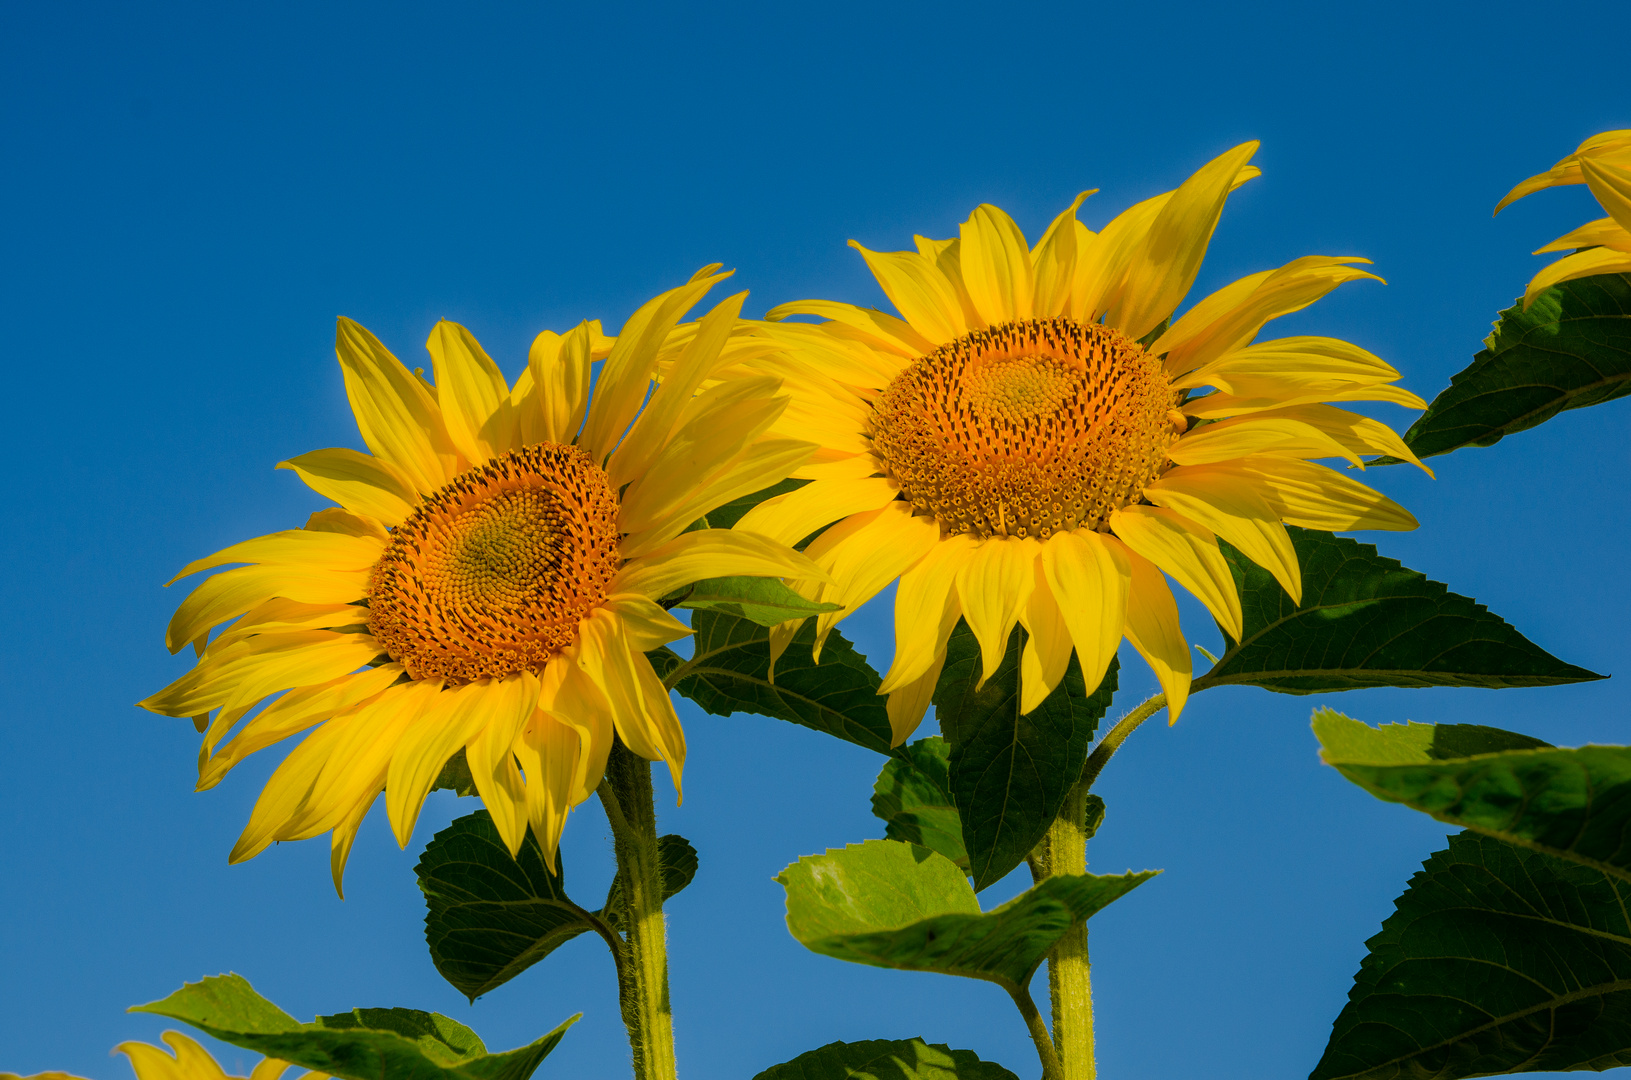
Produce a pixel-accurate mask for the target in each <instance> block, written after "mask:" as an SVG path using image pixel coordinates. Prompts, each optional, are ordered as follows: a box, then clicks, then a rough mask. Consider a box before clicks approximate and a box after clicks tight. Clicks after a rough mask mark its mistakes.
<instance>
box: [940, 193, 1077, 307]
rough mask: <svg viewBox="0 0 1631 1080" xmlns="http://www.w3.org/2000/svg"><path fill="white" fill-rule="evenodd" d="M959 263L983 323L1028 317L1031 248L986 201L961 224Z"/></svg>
mask: <svg viewBox="0 0 1631 1080" xmlns="http://www.w3.org/2000/svg"><path fill="white" fill-rule="evenodd" d="M1072 238H1073V239H1074V232H1073V233H1072ZM959 264H960V266H961V268H962V271H963V286H964V288H966V289H967V290H968V295H969V299H970V300H971V301H972V302H973V304H974V310H976V311H978V312H979V313H980V316H981V318H983V319H984V320H985V321H986V322H987V323H989V324H993V325H994V324H996V323H1004V322H1012V321H1014V320H1015V319H1029V318H1030V317H1031V312H1032V307H1031V297H1032V294H1033V292H1034V289H1035V280H1034V278H1033V276H1032V272H1031V249H1030V245H1028V244H1027V243H1026V242H1025V234H1024V233H1022V232H1020V231H1019V226H1018V225H1015V224H1014V219H1013V218H1011V217H1009V216H1008V215H1007V214H1005V213H1003V212H1002V211H1001V210H1000V209H998V208H997V207H995V206H992V205H991V204H990V203H981V204H980V205H979V206H977V207H975V209H974V213H972V214H970V215H969V218H968V220H967V221H965V222H964V223H963V225H962V245H961V251H960V258H959Z"/></svg>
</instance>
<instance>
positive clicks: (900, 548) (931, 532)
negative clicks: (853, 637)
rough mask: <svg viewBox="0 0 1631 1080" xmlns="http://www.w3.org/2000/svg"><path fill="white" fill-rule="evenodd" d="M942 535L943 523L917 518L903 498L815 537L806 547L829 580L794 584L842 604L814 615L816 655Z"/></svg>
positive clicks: (825, 600)
mask: <svg viewBox="0 0 1631 1080" xmlns="http://www.w3.org/2000/svg"><path fill="white" fill-rule="evenodd" d="M939 539H940V527H939V526H938V525H937V524H935V522H934V521H933V520H932V519H930V518H925V517H915V516H914V515H913V514H912V508H911V506H910V505H908V504H907V503H904V502H899V501H895V502H889V503H885V504H884V505H883V506H881V507H879V508H878V509H877V510H871V511H868V512H866V513H864V514H852V515H851V516H850V517H847V518H845V519H844V520H843V521H841V522H839V523H838V524H837V525H834V526H833V527H832V528H830V529H828V530H827V531H826V532H824V533H822V534H821V535H820V536H818V537H816V539H815V540H814V541H812V542H811V543H810V546H809V547H808V548H806V549H805V550H806V552H807V554H808V555H809V556H810V560H811V561H812V562H814V563H815V564H816V565H817V566H819V567H820V568H821V569H822V570H824V571H825V572H826V573H827V574H828V575H829V576H830V580H829V581H828V582H822V583H820V584H818V585H816V586H815V587H814V588H813V589H811V588H809V587H808V585H807V584H806V582H808V581H809V579H806V582H801V583H799V585H798V586H796V587H798V588H799V591H801V592H804V593H806V595H810V596H811V598H812V599H816V600H819V601H821V602H823V603H831V604H838V605H839V607H840V610H838V611H828V612H823V613H822V614H821V615H819V616H817V618H816V645H815V655H816V658H817V659H818V660H819V659H820V656H821V646H822V643H823V642H825V641H826V639H827V634H828V633H829V632H830V631H831V630H832V628H833V627H834V626H835V625H837V624H838V622H840V621H841V620H842V619H844V618H845V617H846V616H848V615H850V614H852V613H853V612H854V611H855V610H856V609H857V608H859V607H860V606H861V605H862V604H864V603H866V602H867V601H868V600H870V599H872V598H873V597H874V596H876V595H877V594H878V593H879V592H880V591H882V590H883V588H884V587H885V586H886V585H888V584H889V583H890V582H891V581H894V580H895V579H896V578H898V577H900V575H901V574H902V573H904V572H905V571H906V570H908V569H910V568H911V567H912V565H913V564H915V563H916V562H917V561H918V560H919V559H921V558H922V557H923V556H924V555H925V554H926V553H927V552H928V551H929V550H930V549H931V548H932V547H933V546H934V545H935V544H936V543H937V542H938V541H939Z"/></svg>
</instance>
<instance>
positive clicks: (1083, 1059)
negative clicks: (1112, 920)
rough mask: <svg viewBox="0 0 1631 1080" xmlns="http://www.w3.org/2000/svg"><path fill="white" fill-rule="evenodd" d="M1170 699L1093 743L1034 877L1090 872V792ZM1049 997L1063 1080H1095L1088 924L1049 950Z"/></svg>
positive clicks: (1041, 848) (1145, 707)
mask: <svg viewBox="0 0 1631 1080" xmlns="http://www.w3.org/2000/svg"><path fill="white" fill-rule="evenodd" d="M1166 702H1167V699H1166V697H1165V696H1164V695H1161V694H1157V695H1155V696H1154V697H1152V698H1150V699H1149V700H1148V701H1145V702H1143V703H1142V704H1140V705H1139V706H1138V707H1137V708H1135V709H1133V711H1132V712H1130V713H1128V714H1127V715H1126V716H1124V717H1122V718H1121V719H1120V720H1119V721H1117V722H1116V724H1115V726H1114V727H1112V728H1111V729H1110V730H1109V731H1108V732H1106V733H1105V736H1104V738H1102V739H1100V740H1099V744H1098V745H1097V746H1096V747H1094V748H1093V753H1092V754H1090V755H1089V756H1088V759H1087V763H1086V764H1085V765H1084V766H1083V767H1082V778H1081V779H1080V780H1079V781H1077V783H1076V786H1075V787H1073V788H1071V790H1070V794H1069V795H1067V796H1066V797H1065V804H1064V806H1062V807H1060V809H1059V816H1058V817H1056V818H1054V820H1053V824H1051V825H1049V826H1048V832H1047V834H1046V835H1045V836H1044V837H1043V838H1042V840H1041V842H1040V843H1038V844H1037V845H1036V847H1035V848H1034V849H1033V850H1032V851H1031V854H1030V858H1029V860H1028V861H1029V863H1030V867H1031V876H1032V877H1033V878H1034V879H1035V880H1036V881H1038V882H1040V881H1042V880H1043V879H1044V878H1048V877H1055V876H1058V875H1061V874H1085V873H1087V794H1088V791H1089V790H1091V789H1092V787H1093V783H1094V781H1096V780H1097V779H1098V778H1099V773H1101V772H1103V771H1104V766H1105V765H1106V763H1108V762H1109V760H1110V757H1111V755H1113V754H1114V753H1115V752H1116V750H1117V749H1119V748H1120V746H1121V744H1122V743H1123V742H1125V741H1126V740H1127V736H1129V735H1131V734H1132V733H1133V732H1134V731H1135V730H1136V729H1137V728H1138V726H1139V725H1140V724H1142V723H1143V722H1144V721H1145V720H1148V719H1149V718H1150V717H1151V716H1154V715H1155V713H1156V712H1157V711H1159V710H1160V709H1161V707H1162V706H1163V705H1165V704H1166ZM1048 997H1049V999H1050V1001H1051V1003H1052V1006H1053V1008H1052V1013H1053V1046H1054V1048H1055V1049H1056V1050H1057V1051H1058V1076H1059V1078H1060V1080H1094V1077H1095V1076H1096V1075H1097V1072H1098V1066H1097V1063H1096V1060H1095V1054H1094V1034H1093V964H1092V962H1091V960H1090V959H1089V957H1088V952H1087V923H1085V922H1080V923H1077V924H1076V925H1074V926H1072V927H1071V928H1070V930H1068V931H1067V932H1066V933H1065V936H1064V937H1062V938H1060V939H1059V940H1058V941H1057V942H1056V943H1055V944H1054V946H1053V948H1052V949H1051V950H1049V952H1048ZM1022 1011H1023V1010H1022ZM1040 1022H1041V1021H1040V1018H1039V1019H1038V1023H1040ZM1033 1034H1034V1033H1033ZM1044 1065H1046V1061H1044Z"/></svg>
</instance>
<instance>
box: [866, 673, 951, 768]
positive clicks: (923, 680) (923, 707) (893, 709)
mask: <svg viewBox="0 0 1631 1080" xmlns="http://www.w3.org/2000/svg"><path fill="white" fill-rule="evenodd" d="M945 665H946V650H945V649H941V650H940V653H939V655H938V656H936V657H935V658H934V661H933V662H932V663H930V664H929V666H928V667H927V668H926V669H924V672H923V674H921V675H919V676H918V677H917V678H915V679H913V680H911V681H910V682H905V683H901V684H900V685H898V686H896V687H895V689H893V690H891V691H889V699H888V701H886V702H885V704H884V712H885V714H886V715H887V716H888V717H889V734H890V740H889V745H890V746H892V747H893V746H900V745H901V744H902V743H904V742H905V741H906V740H907V739H910V738H911V737H912V733H913V732H914V731H916V730H917V726H918V725H919V724H921V723H923V714H924V713H926V712H928V710H929V704H930V702H931V701H932V700H933V699H934V688H935V684H936V683H938V682H939V681H940V672H941V671H942V670H943V669H944V668H945ZM878 692H879V693H883V691H882V690H880V691H878Z"/></svg>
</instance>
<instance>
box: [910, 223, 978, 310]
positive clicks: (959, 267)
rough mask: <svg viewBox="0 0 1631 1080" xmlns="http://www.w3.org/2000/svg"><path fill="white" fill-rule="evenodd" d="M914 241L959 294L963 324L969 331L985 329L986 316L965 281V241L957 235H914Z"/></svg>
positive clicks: (920, 251) (921, 253)
mask: <svg viewBox="0 0 1631 1080" xmlns="http://www.w3.org/2000/svg"><path fill="white" fill-rule="evenodd" d="M912 242H913V243H914V244H916V245H917V253H918V254H919V255H921V256H923V258H925V259H927V260H928V261H929V262H930V263H931V264H932V265H933V266H934V268H935V269H936V270H939V271H940V276H941V277H943V278H945V279H946V281H947V283H949V284H950V285H951V290H952V292H954V293H956V294H957V306H958V307H960V308H961V309H962V311H963V324H964V325H965V326H967V327H968V332H970V333H972V332H974V331H975V330H984V329H985V328H986V326H987V325H988V324H987V323H986V321H985V317H984V316H983V315H981V314H980V312H979V310H978V309H977V308H975V306H974V299H973V297H971V296H969V294H968V286H967V285H966V284H964V282H963V250H962V249H963V242H962V241H961V240H959V239H957V238H956V237H953V238H952V239H950V240H930V239H928V238H927V237H924V236H913V237H912Z"/></svg>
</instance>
